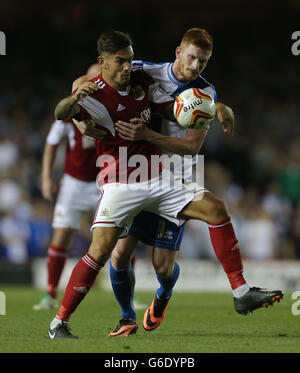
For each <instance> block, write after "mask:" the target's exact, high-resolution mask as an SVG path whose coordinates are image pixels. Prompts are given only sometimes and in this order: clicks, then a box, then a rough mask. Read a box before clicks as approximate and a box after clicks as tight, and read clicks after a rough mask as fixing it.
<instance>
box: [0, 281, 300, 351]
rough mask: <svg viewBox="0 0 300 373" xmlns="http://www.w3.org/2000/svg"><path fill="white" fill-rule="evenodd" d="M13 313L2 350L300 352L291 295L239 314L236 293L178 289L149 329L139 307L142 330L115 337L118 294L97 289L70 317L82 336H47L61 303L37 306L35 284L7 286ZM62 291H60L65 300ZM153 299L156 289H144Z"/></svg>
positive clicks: (4, 320)
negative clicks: (163, 314) (40, 308)
mask: <svg viewBox="0 0 300 373" xmlns="http://www.w3.org/2000/svg"><path fill="white" fill-rule="evenodd" d="M0 290H1V291H3V292H4V293H5V295H6V315H0V330H1V332H0V352H1V353H11V352H13V353H75V352H76V353H78V352H82V353H299V352H300V315H299V316H295V315H293V314H292V310H291V309H292V302H293V300H292V299H291V295H290V294H285V296H284V297H283V300H282V301H281V303H279V304H277V303H276V304H275V305H274V306H273V307H269V308H267V309H259V310H256V311H255V312H253V313H252V314H249V315H247V316H241V315H238V314H237V313H236V312H235V310H234V307H233V300H232V295H231V294H230V293H225V294H224V293H180V292H176V291H174V293H173V296H172V299H171V301H170V305H169V308H168V310H167V313H166V318H165V320H164V322H163V323H162V324H161V325H160V327H159V328H157V329H156V330H154V331H152V332H146V331H145V330H144V329H143V326H142V320H143V313H144V311H143V310H141V311H137V317H138V321H139V329H138V332H137V334H136V335H135V336H129V337H127V338H111V337H108V336H107V335H108V333H109V332H110V331H111V330H112V329H113V328H114V327H115V325H116V323H117V321H118V320H119V318H120V311H119V307H118V305H117V303H116V301H115V299H114V296H113V293H112V292H110V291H104V290H101V289H97V288H93V289H92V290H91V291H90V293H89V294H88V295H87V297H86V299H85V300H84V301H83V302H82V303H81V305H80V306H79V308H78V309H77V311H76V312H75V313H74V315H73V316H72V318H71V320H70V326H71V328H72V333H73V334H74V335H78V336H79V339H78V340H49V339H46V338H45V335H46V332H47V329H48V327H49V323H50V321H51V320H52V318H53V317H54V316H55V310H49V311H48V310H46V311H33V310H32V305H33V304H34V303H36V302H37V301H38V300H39V299H40V297H41V296H42V295H43V292H42V291H40V290H36V289H33V288H30V287H1V288H0ZM62 295H63V293H62V292H60V293H59V300H61V298H62ZM137 295H138V297H139V299H140V300H141V301H143V302H145V303H146V304H150V303H151V301H152V298H153V295H154V291H153V292H152V293H149V292H148V293H146V292H138V293H137Z"/></svg>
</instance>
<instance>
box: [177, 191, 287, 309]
mask: <svg viewBox="0 0 300 373" xmlns="http://www.w3.org/2000/svg"><path fill="white" fill-rule="evenodd" d="M178 216H179V217H181V218H184V219H186V218H192V219H198V220H203V221H205V222H207V223H208V227H209V233H210V238H211V242H212V246H213V248H214V251H215V254H216V256H217V258H218V259H219V261H220V262H221V264H222V266H223V268H224V270H225V272H226V274H227V277H228V280H229V282H230V285H231V288H232V291H233V296H234V302H235V308H236V311H237V312H238V313H242V314H246V313H248V312H250V311H253V310H254V309H256V308H259V307H262V306H267V305H270V304H273V302H274V301H279V300H280V299H281V298H282V293H281V291H278V290H276V291H271V292H264V291H262V290H261V289H259V288H250V287H249V285H248V284H247V283H246V280H245V278H244V276H243V264H242V257H241V253H240V248H239V243H238V240H237V238H236V235H235V232H234V228H233V226H232V223H231V219H230V216H229V214H228V211H227V208H226V206H225V203H224V202H223V201H222V200H220V199H219V198H217V197H216V196H215V195H213V194H212V193H210V192H205V193H204V196H203V198H202V199H199V200H197V197H196V198H195V199H194V200H193V201H191V202H189V203H188V204H187V205H186V206H185V207H184V208H183V210H182V211H181V212H180V213H179V215H178Z"/></svg>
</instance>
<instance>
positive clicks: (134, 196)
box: [91, 171, 207, 236]
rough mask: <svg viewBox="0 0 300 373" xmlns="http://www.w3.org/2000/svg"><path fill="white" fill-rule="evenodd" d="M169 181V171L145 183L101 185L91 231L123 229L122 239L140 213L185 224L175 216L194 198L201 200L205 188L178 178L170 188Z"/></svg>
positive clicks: (170, 177)
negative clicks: (112, 228)
mask: <svg viewBox="0 0 300 373" xmlns="http://www.w3.org/2000/svg"><path fill="white" fill-rule="evenodd" d="M170 179H172V176H171V174H170V172H168V171H163V172H162V173H161V174H160V176H158V177H156V178H153V179H151V180H148V181H145V182H140V183H132V184H122V183H107V184H104V185H103V186H102V187H101V190H100V193H101V197H100V199H99V202H98V205H97V208H96V212H95V218H94V223H93V225H92V228H91V229H94V228H96V227H123V228H124V231H123V232H122V234H121V236H123V235H124V234H126V233H127V232H128V230H129V228H130V227H131V224H132V221H133V219H134V217H135V216H136V215H137V214H138V213H139V212H141V211H142V210H146V211H150V212H152V213H154V214H157V215H159V216H162V217H164V218H166V219H167V220H169V221H171V222H173V223H175V224H177V225H178V226H180V225H181V224H183V223H184V222H185V221H184V220H181V219H178V218H177V215H178V213H179V212H180V211H181V210H182V209H183V208H184V207H185V206H186V205H187V204H188V203H189V202H191V201H192V200H193V199H194V198H195V197H196V196H197V199H201V198H202V197H203V195H204V192H206V191H207V189H205V188H204V187H203V186H201V185H199V184H197V183H193V182H191V181H186V182H183V180H182V179H176V180H173V184H172V183H171V184H172V185H171V186H170ZM174 182H175V184H174Z"/></svg>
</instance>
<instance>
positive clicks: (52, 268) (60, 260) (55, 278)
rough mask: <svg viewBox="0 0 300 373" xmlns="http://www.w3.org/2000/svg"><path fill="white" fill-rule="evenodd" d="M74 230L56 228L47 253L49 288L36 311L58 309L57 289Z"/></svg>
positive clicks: (35, 308) (35, 306)
mask: <svg viewBox="0 0 300 373" xmlns="http://www.w3.org/2000/svg"><path fill="white" fill-rule="evenodd" d="M75 231H76V230H75V229H73V228H55V229H54V232H53V237H52V241H51V244H50V246H49V248H48V253H47V273H48V279H47V281H48V286H47V294H46V295H44V296H43V297H42V299H41V300H40V302H39V303H37V304H35V305H34V306H33V309H34V310H36V311H39V310H44V309H51V308H57V306H58V304H57V299H56V298H57V287H58V284H59V280H60V278H61V274H62V272H63V269H64V266H65V262H66V259H67V256H68V252H69V246H70V243H71V240H72V238H73V235H74V232H75Z"/></svg>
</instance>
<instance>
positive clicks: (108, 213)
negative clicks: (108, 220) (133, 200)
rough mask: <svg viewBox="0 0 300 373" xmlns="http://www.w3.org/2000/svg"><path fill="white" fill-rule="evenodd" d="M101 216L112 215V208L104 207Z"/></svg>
mask: <svg viewBox="0 0 300 373" xmlns="http://www.w3.org/2000/svg"><path fill="white" fill-rule="evenodd" d="M99 216H105V217H109V216H110V210H109V209H107V208H104V209H103V210H101V211H100V213H99Z"/></svg>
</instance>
